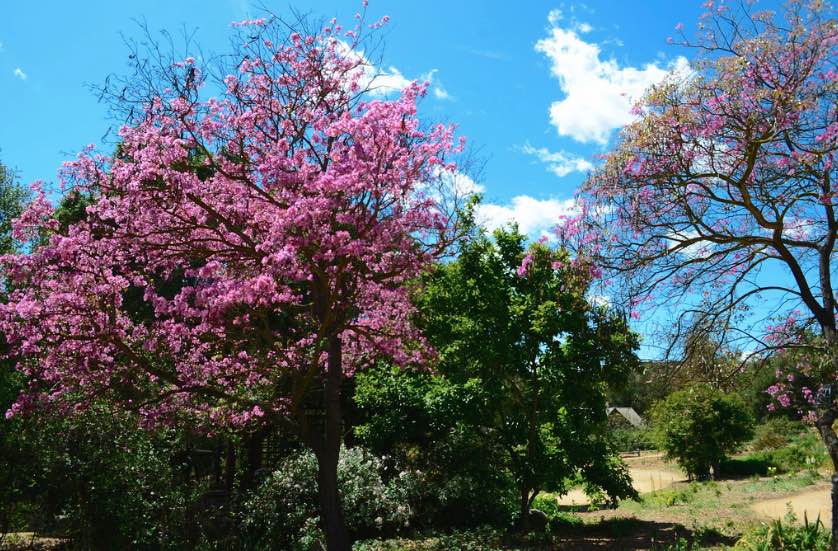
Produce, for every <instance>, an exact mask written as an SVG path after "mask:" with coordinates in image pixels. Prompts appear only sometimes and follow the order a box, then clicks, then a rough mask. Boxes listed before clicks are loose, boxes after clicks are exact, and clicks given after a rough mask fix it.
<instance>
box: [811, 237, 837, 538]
mask: <svg viewBox="0 0 838 551" xmlns="http://www.w3.org/2000/svg"><path fill="white" fill-rule="evenodd" d="M830 249H831V247H830ZM830 253H831V251H830ZM826 256H827V258H828V257H829V255H826ZM830 276H831V273H830V271H829V270H828V269H827V266H825V265H824V263H823V262H822V263H821V282H822V284H827V285H828V287H827V291H826V292H825V293H824V297H825V310H827V311H828V312H834V306H833V304H834V300H833V296H832V284H831V279H830ZM821 327H822V330H823V336H824V340H826V343H827V350H828V354H829V355H830V360H831V365H832V367H833V369H835V370H838V331H836V329H835V318H834V313H833V314H832V317H831V318H830V319H827V320H825V322H824V321H822V322H821ZM826 390H827V392H826V393H825V395H822V396H820V403H819V404H818V412H817V413H818V417H817V419H816V420H815V426H816V427H817V429H818V433H820V435H821V440H823V443H824V445H825V446H826V451H827V453H829V459H830V460H831V461H832V492H831V497H832V551H838V435H836V434H835V429H834V428H833V426H834V425H835V419H836V418H838V406H836V402H835V396H834V391H833V390H832V388H831V387H830V388H828V389H826Z"/></svg>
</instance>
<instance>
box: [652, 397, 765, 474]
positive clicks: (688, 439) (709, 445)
mask: <svg viewBox="0 0 838 551" xmlns="http://www.w3.org/2000/svg"><path fill="white" fill-rule="evenodd" d="M652 421H653V426H654V427H655V432H656V438H657V440H658V444H659V446H660V447H661V449H662V450H663V451H665V452H666V455H667V457H668V458H670V459H674V460H676V461H677V462H678V464H679V465H680V466H681V467H682V468H683V469H684V470H685V471H686V472H687V474H688V475H689V476H690V477H691V478H693V477H698V478H706V477H707V476H708V475H709V474H710V469H711V468H713V469H714V473H715V474H716V476H718V474H719V466H720V463H721V461H722V460H723V459H724V458H725V456H726V455H727V454H729V453H731V452H733V451H735V450H736V449H737V448H738V447H739V446H740V445H741V444H742V443H744V442H746V441H747V440H748V439H749V438H750V437H751V433H752V431H753V419H752V417H751V415H750V412H749V411H748V408H747V405H746V404H745V403H744V402H743V400H742V399H741V398H739V397H738V396H736V395H735V394H725V393H723V392H721V391H719V390H717V389H714V388H712V387H710V386H709V385H704V384H699V385H694V386H691V387H689V388H687V389H685V390H681V391H678V392H674V393H672V394H670V395H669V396H668V397H667V398H666V399H664V400H662V401H660V402H658V403H656V404H655V405H654V407H653V408H652Z"/></svg>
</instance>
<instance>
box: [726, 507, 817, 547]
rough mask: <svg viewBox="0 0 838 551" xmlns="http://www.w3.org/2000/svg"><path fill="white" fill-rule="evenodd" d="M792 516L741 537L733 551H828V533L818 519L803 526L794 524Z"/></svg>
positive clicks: (789, 515)
mask: <svg viewBox="0 0 838 551" xmlns="http://www.w3.org/2000/svg"><path fill="white" fill-rule="evenodd" d="M796 521H797V518H796V517H795V516H794V514H792V513H789V514H788V515H786V518H785V521H780V520H775V521H774V522H772V523H771V524H766V525H763V526H760V527H759V528H757V529H756V530H754V531H753V532H751V533H749V534H746V535H745V536H743V537H742V538H741V539H740V540H739V541H738V542H736V545H735V546H734V547H733V549H734V550H735V551H776V550H777V549H783V550H784V551H828V550H829V549H830V535H829V531H828V530H827V529H826V528H825V527H824V525H823V523H822V522H821V520H820V518H818V519H816V520H815V521H814V522H809V520H808V519H804V523H803V525H798V524H795V523H796Z"/></svg>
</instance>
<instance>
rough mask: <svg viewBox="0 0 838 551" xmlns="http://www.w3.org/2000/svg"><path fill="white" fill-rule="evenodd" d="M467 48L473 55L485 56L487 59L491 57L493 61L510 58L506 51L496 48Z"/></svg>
mask: <svg viewBox="0 0 838 551" xmlns="http://www.w3.org/2000/svg"><path fill="white" fill-rule="evenodd" d="M465 50H466V51H467V52H468V53H470V54H472V55H476V56H479V57H485V58H486V59H491V60H493V61H506V60H508V59H509V56H508V55H507V54H506V53H504V52H499V51H496V50H483V49H480V48H466V49H465Z"/></svg>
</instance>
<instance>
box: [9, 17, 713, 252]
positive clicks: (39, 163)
mask: <svg viewBox="0 0 838 551" xmlns="http://www.w3.org/2000/svg"><path fill="white" fill-rule="evenodd" d="M266 5H268V6H270V7H271V9H273V10H274V11H277V12H280V13H281V12H283V10H287V8H288V6H289V4H288V3H287V2H273V1H268V2H266ZM255 6H256V3H255V2H254V3H249V2H247V1H246V0H214V1H203V2H197V1H191V0H177V1H172V0H169V1H166V2H163V1H156V0H153V1H151V0H146V1H143V2H112V1H91V0H87V1H85V2H63V1H58V0H47V1H46V2H39V3H31V2H3V4H2V7H0V18H2V20H3V21H5V22H6V23H7V24H6V25H3V27H2V28H0V43H2V49H0V159H2V160H3V162H5V163H6V164H8V165H11V166H12V167H15V168H16V169H18V171H19V173H20V175H21V177H22V179H23V180H24V181H27V182H28V181H31V180H35V179H43V180H46V181H48V182H49V181H54V179H55V173H56V170H57V168H58V167H59V165H60V163H61V162H62V161H63V160H65V159H67V158H69V157H71V156H73V155H74V154H75V153H76V152H77V151H78V150H79V149H80V148H81V147H82V146H84V145H85V144H88V143H99V142H100V140H101V137H102V136H103V135H104V134H105V132H106V130H107V129H108V127H109V125H111V124H112V121H109V120H107V117H106V111H105V108H104V106H103V105H101V104H99V103H98V102H97V99H96V98H95V96H94V95H93V94H92V93H91V92H90V91H89V90H88V88H87V86H86V85H87V84H90V83H101V82H102V81H103V79H104V78H105V77H106V76H107V75H108V74H111V73H120V72H122V71H125V70H126V57H127V55H128V52H127V48H126V47H125V46H124V44H123V39H122V36H121V35H125V36H129V37H131V36H137V35H138V34H139V33H138V28H137V25H136V24H135V23H134V20H137V19H145V20H146V21H147V22H148V25H149V27H150V28H151V29H169V30H171V31H175V32H177V31H178V30H179V29H181V28H187V29H190V30H191V29H196V30H197V35H196V39H197V42H198V43H200V44H201V46H202V48H203V50H204V51H205V52H221V51H224V50H225V47H226V46H227V44H228V40H229V33H230V27H229V23H230V22H231V21H233V20H239V19H242V18H245V17H247V16H251V15H253V14H256V13H258V8H256V7H255ZM294 6H295V7H297V9H299V10H301V11H303V12H311V13H313V14H322V15H323V16H327V17H331V16H337V17H338V18H339V19H340V20H342V21H345V22H346V23H348V24H349V23H351V21H352V15H353V14H354V12H355V11H356V10H357V9H358V8H359V7H360V1H358V2H355V1H351V0H341V1H339V2H338V1H335V0H332V1H313V0H309V1H296V2H294ZM700 11H701V8H700V5H699V3H698V1H696V2H692V1H679V2H671V1H647V2H630V3H629V2H615V1H590V2H586V3H563V2H541V1H538V2H536V1H527V2H517V3H509V2H499V1H477V0H475V1H462V0H458V1H455V2H450V1H448V2H436V1H423V2H416V1H410V2H408V1H394V0H372V1H371V2H370V6H369V16H368V17H369V19H370V20H372V19H374V18H377V17H379V16H381V15H385V14H386V15H389V16H390V17H391V23H390V24H389V25H388V26H387V27H386V28H385V30H384V36H385V45H384V49H383V52H382V54H383V63H382V67H381V70H382V71H384V72H386V73H388V74H390V75H391V76H396V77H398V76H399V75H401V76H403V77H404V78H407V79H414V78H423V77H427V76H428V75H430V76H431V79H432V82H433V86H432V92H431V94H430V95H429V97H428V98H427V99H426V100H425V102H424V104H423V106H422V109H423V110H424V111H425V114H426V116H428V117H431V118H434V119H440V120H445V121H451V122H455V123H457V124H458V125H459V126H460V129H461V132H462V133H463V134H464V135H465V136H467V137H468V139H469V141H470V143H471V144H473V145H474V146H475V147H477V148H478V149H479V150H480V153H481V156H482V157H483V158H485V159H486V161H487V162H486V164H485V169H484V171H483V174H482V177H481V178H480V182H479V183H480V184H481V185H482V186H483V187H484V188H485V195H486V201H487V203H489V204H490V206H488V207H486V217H487V219H490V220H488V222H489V223H490V224H491V223H500V221H501V220H502V219H504V218H509V217H510V216H512V215H514V216H516V217H517V218H518V220H519V222H520V223H521V224H522V227H523V228H524V229H525V230H527V231H529V232H530V233H532V234H533V235H537V234H538V233H539V232H540V231H542V230H543V229H544V228H545V227H546V226H547V225H548V224H549V223H550V220H552V219H554V217H555V215H556V213H557V212H560V211H561V210H562V209H564V208H566V207H567V206H568V203H566V202H563V201H565V200H567V199H569V198H570V197H571V196H572V194H573V190H574V189H575V188H576V186H577V185H578V184H579V182H580V181H581V179H582V177H583V175H584V170H585V169H587V168H589V167H590V163H592V162H595V159H594V155H596V154H597V153H600V152H602V151H604V150H605V149H606V148H607V145H608V140H609V138H611V137H612V136H613V134H614V128H615V125H619V123H620V121H621V120H627V119H625V117H626V111H627V105H628V102H629V99H630V97H631V96H632V95H636V93H637V92H638V90H639V89H641V88H642V85H645V84H646V83H649V82H651V81H653V80H655V78H656V77H659V76H660V74H662V73H663V71H665V70H666V69H668V68H670V67H671V65H672V64H673V63H674V62H675V60H676V59H677V57H678V56H679V55H681V54H683V53H684V52H682V51H679V50H678V49H677V48H676V47H673V46H669V45H668V44H667V43H666V38H667V36H669V35H670V34H672V32H673V27H674V26H675V25H676V23H678V22H685V23H689V22H692V21H695V20H696V18H697V16H698V14H699V13H700ZM650 64H651V65H652V67H651V68H650V67H649V66H650ZM554 69H557V70H558V73H556V72H554ZM563 83H564V86H563ZM618 94H624V95H618ZM554 104H558V107H557V108H556V117H553V118H552V119H551V113H550V110H551V105H554Z"/></svg>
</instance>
